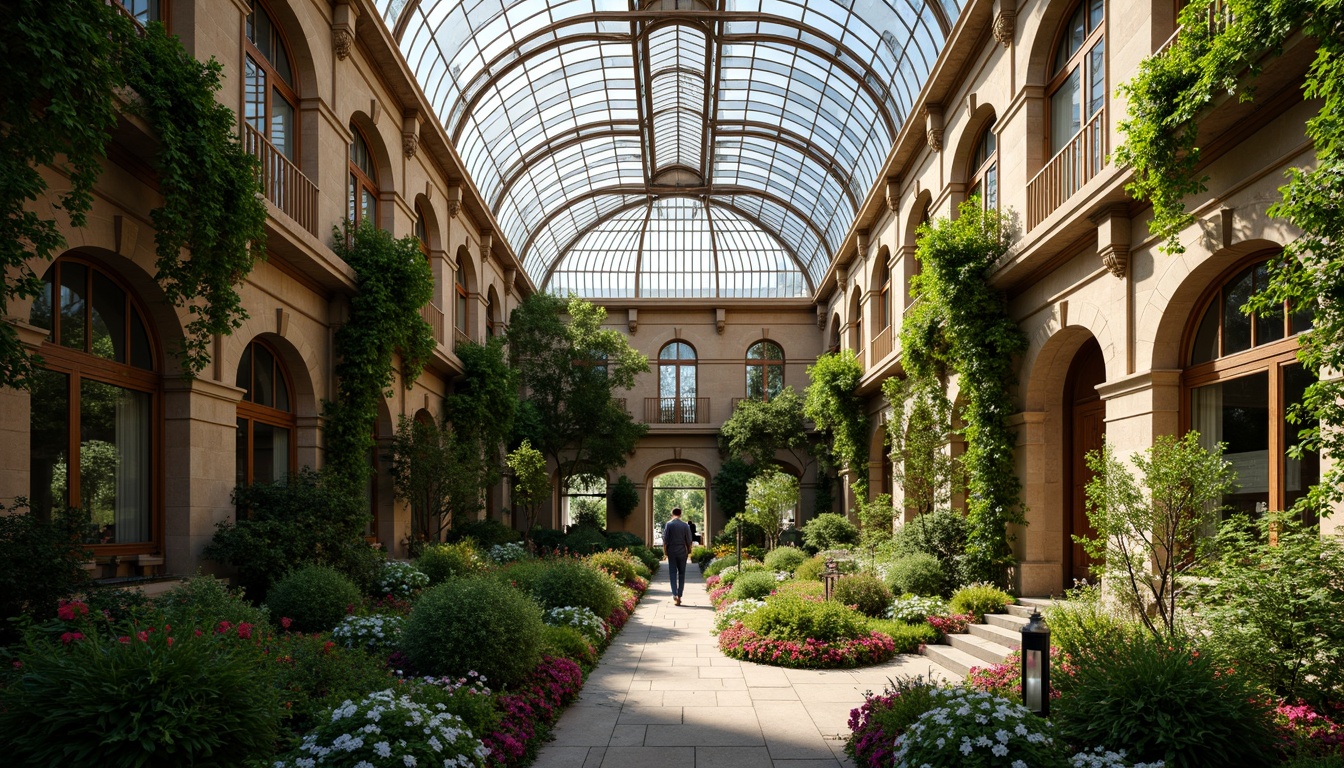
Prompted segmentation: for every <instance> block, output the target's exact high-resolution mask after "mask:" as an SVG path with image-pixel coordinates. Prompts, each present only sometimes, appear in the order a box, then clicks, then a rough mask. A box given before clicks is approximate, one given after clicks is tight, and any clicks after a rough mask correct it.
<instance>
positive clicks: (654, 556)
mask: <svg viewBox="0 0 1344 768" xmlns="http://www.w3.org/2000/svg"><path fill="white" fill-rule="evenodd" d="M630 554H632V555H634V556H635V557H637V558H639V561H640V562H641V563H643V564H644V567H646V568H648V569H649V573H650V574H653V573H657V571H658V567H659V566H661V565H662V563H663V552H662V550H655V549H654V548H653V547H630Z"/></svg>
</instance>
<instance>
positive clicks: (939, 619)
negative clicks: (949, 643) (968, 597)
mask: <svg viewBox="0 0 1344 768" xmlns="http://www.w3.org/2000/svg"><path fill="white" fill-rule="evenodd" d="M928 621H929V626H931V627H933V628H934V629H936V630H938V631H939V632H941V633H943V634H944V635H960V634H963V633H965V632H966V628H967V627H969V626H971V624H974V623H975V617H974V616H972V615H971V614H969V613H954V614H951V615H949V616H930V617H929V618H928Z"/></svg>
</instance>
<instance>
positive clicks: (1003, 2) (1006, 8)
mask: <svg viewBox="0 0 1344 768" xmlns="http://www.w3.org/2000/svg"><path fill="white" fill-rule="evenodd" d="M995 5H997V6H998V7H997V8H995V10H994V29H993V33H992V34H993V35H994V39H995V40H997V41H999V42H1000V43H1003V44H1004V45H1005V46H1012V44H1013V36H1014V35H1015V34H1016V32H1017V0H999V1H998V2H997V3H996V4H995Z"/></svg>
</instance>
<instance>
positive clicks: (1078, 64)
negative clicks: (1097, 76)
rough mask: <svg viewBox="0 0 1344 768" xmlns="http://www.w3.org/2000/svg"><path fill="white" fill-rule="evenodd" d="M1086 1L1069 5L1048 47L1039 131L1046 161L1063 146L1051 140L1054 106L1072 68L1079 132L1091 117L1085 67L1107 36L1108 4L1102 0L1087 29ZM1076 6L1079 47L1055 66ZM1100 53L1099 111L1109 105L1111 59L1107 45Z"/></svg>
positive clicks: (1087, 70)
mask: <svg viewBox="0 0 1344 768" xmlns="http://www.w3.org/2000/svg"><path fill="white" fill-rule="evenodd" d="M1089 3H1090V0H1078V2H1076V3H1074V4H1073V5H1072V6H1070V7H1069V11H1068V13H1066V14H1064V20H1063V21H1062V22H1061V23H1060V25H1059V28H1058V29H1056V30H1055V39H1054V43H1053V44H1052V45H1051V46H1050V64H1049V67H1050V70H1049V71H1050V76H1049V78H1048V79H1047V80H1046V85H1045V130H1044V131H1043V132H1042V133H1043V134H1044V137H1045V157H1046V163H1047V164H1049V161H1050V160H1051V159H1053V158H1054V156H1055V154H1056V153H1057V152H1059V151H1061V150H1062V147H1058V148H1057V147H1055V146H1054V144H1053V143H1052V141H1051V139H1052V127H1053V125H1054V122H1053V121H1054V114H1053V110H1054V106H1053V105H1054V99H1055V94H1056V93H1058V92H1059V90H1060V88H1062V87H1063V86H1064V84H1065V83H1066V82H1068V79H1069V74H1070V73H1072V72H1073V71H1074V70H1075V69H1078V70H1079V73H1078V89H1079V93H1078V99H1079V119H1078V131H1079V132H1080V131H1082V130H1083V129H1084V128H1085V127H1086V126H1087V123H1088V120H1090V119H1091V116H1092V115H1091V114H1089V112H1088V109H1087V107H1088V104H1087V95H1088V93H1087V86H1088V83H1089V82H1091V78H1090V77H1089V75H1090V74H1091V70H1090V69H1088V66H1087V57H1088V54H1089V53H1091V51H1092V49H1093V48H1094V47H1095V46H1096V44H1097V43H1098V42H1099V41H1101V40H1102V39H1103V38H1105V37H1106V17H1107V14H1108V12H1109V10H1110V3H1109V2H1108V1H1107V0H1102V6H1101V22H1100V23H1099V24H1097V26H1096V27H1095V28H1093V29H1091V30H1088V29H1087V26H1086V25H1087V18H1088V13H1087V5H1088V4H1089ZM1079 9H1082V13H1083V25H1084V26H1083V29H1084V34H1083V42H1082V44H1081V45H1079V46H1078V50H1076V51H1074V52H1073V54H1072V55H1070V56H1069V59H1068V61H1066V62H1064V65H1063V66H1060V67H1056V66H1055V60H1056V58H1058V56H1059V46H1060V44H1061V43H1063V42H1064V40H1065V37H1066V36H1067V35H1068V34H1069V33H1070V31H1071V29H1072V25H1071V23H1072V21H1073V17H1074V15H1075V14H1076V13H1078V11H1079ZM1102 56H1103V60H1102V67H1103V68H1104V69H1105V70H1106V71H1104V72H1103V73H1102V82H1103V88H1102V104H1101V109H1100V111H1103V112H1104V111H1105V110H1106V107H1107V106H1109V104H1110V100H1111V94H1110V81H1109V78H1110V71H1109V70H1110V67H1109V66H1107V63H1108V61H1107V60H1108V59H1109V58H1110V50H1109V48H1103V51H1102ZM1093 114H1095V113H1093ZM1077 135H1078V132H1074V134H1073V136H1071V137H1070V139H1069V140H1070V141H1072V139H1073V137H1076V136H1077ZM1067 145H1068V142H1065V146H1067Z"/></svg>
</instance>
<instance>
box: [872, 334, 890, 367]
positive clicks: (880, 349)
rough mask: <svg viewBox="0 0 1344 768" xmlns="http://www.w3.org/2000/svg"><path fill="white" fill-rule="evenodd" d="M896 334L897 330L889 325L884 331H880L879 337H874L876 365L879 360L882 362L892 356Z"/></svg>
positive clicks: (874, 359) (873, 347) (874, 360)
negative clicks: (893, 339)
mask: <svg viewBox="0 0 1344 768" xmlns="http://www.w3.org/2000/svg"><path fill="white" fill-rule="evenodd" d="M895 334H896V329H895V328H894V327H892V326H890V325H888V326H887V327H886V328H883V329H882V330H880V331H878V332H877V335H876V336H874V337H873V345H872V350H873V362H874V363H876V362H877V361H878V360H882V359H883V358H885V357H886V356H887V355H890V354H891V349H892V345H893V341H892V338H893V337H894V336H895Z"/></svg>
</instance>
